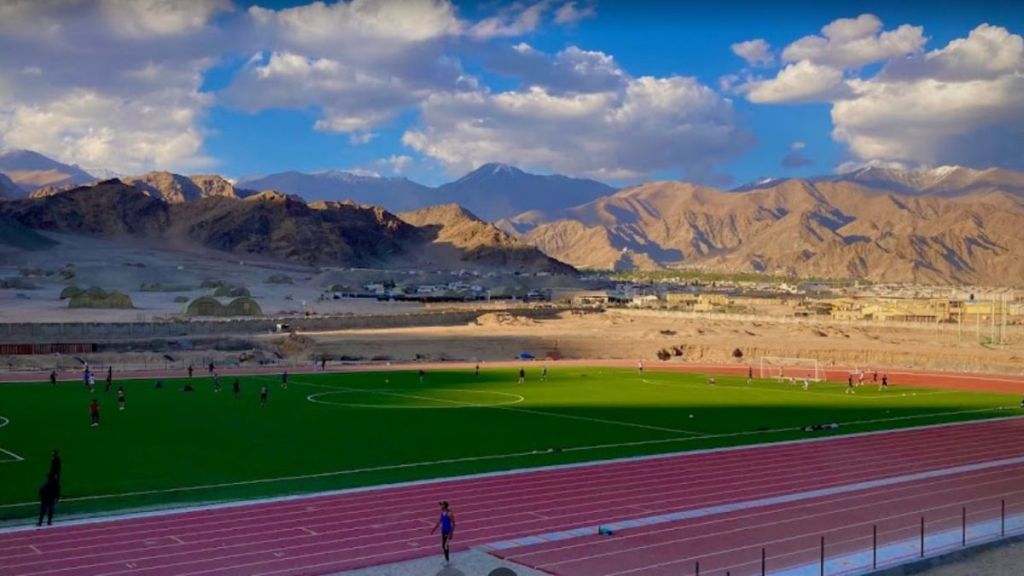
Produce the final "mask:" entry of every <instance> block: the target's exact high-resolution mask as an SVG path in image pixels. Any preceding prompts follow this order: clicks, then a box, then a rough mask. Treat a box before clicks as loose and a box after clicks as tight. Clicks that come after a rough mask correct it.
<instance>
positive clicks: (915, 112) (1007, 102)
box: [736, 15, 1024, 168]
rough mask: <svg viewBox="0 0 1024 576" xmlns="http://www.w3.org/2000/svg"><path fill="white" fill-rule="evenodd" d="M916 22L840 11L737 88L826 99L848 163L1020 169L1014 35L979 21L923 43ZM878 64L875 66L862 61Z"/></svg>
mask: <svg viewBox="0 0 1024 576" xmlns="http://www.w3.org/2000/svg"><path fill="white" fill-rule="evenodd" d="M925 41H926V39H925V36H924V31H923V30H922V29H921V28H920V27H917V26H910V25H902V26H899V27H897V28H896V29H894V30H890V31H882V23H881V22H880V21H879V20H878V18H876V17H874V16H872V15H862V16H860V17H858V18H852V19H840V20H836V21H834V22H832V23H830V24H829V25H827V26H825V27H824V28H822V35H821V36H808V37H805V38H801V39H799V40H797V41H796V42H794V43H792V44H790V45H789V46H787V47H786V48H785V50H783V59H784V60H785V61H787V62H790V63H789V64H787V65H786V66H785V67H783V68H782V69H781V70H780V71H779V72H778V73H777V74H776V75H775V77H774V78H770V79H767V80H761V79H754V80H748V81H746V82H744V83H743V84H739V85H738V88H736V89H737V90H739V91H741V92H745V93H746V95H747V98H748V99H749V100H750V101H752V102H756V103H783V102H804V101H821V102H829V103H831V105H832V109H831V118H832V124H833V129H832V136H833V138H834V139H835V140H836V141H838V142H841V143H842V144H844V145H846V147H847V150H848V151H849V153H850V155H851V156H852V159H851V162H853V163H855V164H878V165H898V166H908V167H912V166H921V165H941V164H964V165H971V166H982V167H984V166H991V165H1001V166H1006V167H1011V168H1024V157H1022V156H1021V155H1020V154H1019V151H1017V148H1018V146H1017V143H1019V142H1020V141H1021V138H1022V137H1024V40H1022V38H1021V36H1020V35H1018V34H1014V33H1013V32H1011V31H1010V30H1007V29H1006V28H1004V27H1001V26H994V25H991V24H981V25H979V26H977V27H975V28H974V29H973V30H971V31H970V32H969V33H968V34H967V36H966V37H963V38H957V39H954V40H952V41H950V42H949V43H948V44H947V45H946V46H943V47H940V48H937V49H934V50H931V51H928V52H925V51H924V49H925ZM870 63H881V64H882V66H881V69H880V71H878V72H877V73H873V74H871V75H867V74H864V73H863V71H862V70H863V69H862V67H863V66H864V65H866V64H870Z"/></svg>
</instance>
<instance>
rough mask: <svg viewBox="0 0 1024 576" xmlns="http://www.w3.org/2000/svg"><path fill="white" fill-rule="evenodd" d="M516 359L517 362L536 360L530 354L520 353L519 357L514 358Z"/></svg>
mask: <svg viewBox="0 0 1024 576" xmlns="http://www.w3.org/2000/svg"><path fill="white" fill-rule="evenodd" d="M516 358H517V359H519V360H533V359H535V358H536V356H534V355H533V354H530V353H529V352H520V353H519V355H518V356H516Z"/></svg>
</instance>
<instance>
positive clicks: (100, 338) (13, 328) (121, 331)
mask: <svg viewBox="0 0 1024 576" xmlns="http://www.w3.org/2000/svg"><path fill="white" fill-rule="evenodd" d="M494 311H495V310H493V309H488V310H445V311H428V312H417V313H409V314H393V315H373V316H314V317H310V318H305V317H297V318H250V319H234V320H231V319H224V320H213V319H205V320H204V319H197V320H191V321H175V322H112V323H106V322H91V323H12V324H0V343H4V344H32V343H58V342H59V343H64V342H89V343H102V342H109V341H116V340H147V339H154V338H166V339H176V338H189V337H198V336H228V335H246V334H258V333H267V332H271V331H273V330H274V327H275V326H276V325H277V324H288V325H289V326H290V327H291V328H292V329H293V330H299V331H304V332H319V331H328V330H355V329H374V328H399V327H408V326H455V325H460V324H467V323H469V322H472V321H473V320H475V319H476V318H477V317H478V316H480V315H481V314H484V313H487V312H494ZM508 311H509V312H510V313H512V314H515V315H517V316H527V317H530V318H551V317H554V316H555V315H557V314H558V313H559V312H561V311H562V310H561V309H555V308H538V309H524V308H515V309H510V310H508Z"/></svg>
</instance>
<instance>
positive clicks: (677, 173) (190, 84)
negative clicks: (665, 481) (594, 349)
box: [0, 0, 1024, 186]
mask: <svg viewBox="0 0 1024 576" xmlns="http://www.w3.org/2000/svg"><path fill="white" fill-rule="evenodd" d="M360 1H361V2H362V3H365V4H366V5H370V6H371V8H373V9H372V10H369V11H367V12H359V11H358V10H356V8H355V7H349V6H347V5H346V4H345V3H341V4H340V5H339V4H337V3H330V4H328V5H327V6H325V7H321V8H317V7H310V6H309V5H308V3H305V2H288V3H282V2H269V3H268V2H259V3H255V4H254V3H230V2H229V1H228V0H197V2H195V3H194V4H195V6H190V7H189V8H187V9H185V10H182V11H179V12H173V13H172V12H167V11H164V12H160V11H159V10H156V9H154V10H152V11H147V9H146V8H139V9H136V10H131V11H128V10H121V11H120V12H116V13H112V12H111V11H110V10H109V9H106V8H105V7H104V5H103V3H102V2H97V3H96V5H95V7H87V8H82V9H80V10H78V11H77V12H73V11H71V10H60V9H59V8H60V7H59V6H58V5H56V4H54V3H50V2H40V3H36V5H35V6H33V7H32V9H31V10H29V9H21V10H20V11H19V12H14V11H12V12H11V13H9V14H5V15H6V16H7V18H6V21H7V23H8V25H7V27H6V28H5V26H4V25H3V24H0V138H2V142H3V144H4V145H6V146H10V147H31V148H34V149H38V150H40V151H41V152H44V153H47V154H50V155H52V156H55V157H58V158H60V159H62V160H65V161H73V162H76V163H78V164H80V165H82V166H85V167H87V168H88V167H102V168H112V169H114V170H116V171H122V172H126V171H139V170H144V169H154V168H167V169H176V170H179V171H188V172H197V171H207V172H210V171H214V172H219V173H222V174H225V175H228V176H232V177H239V176H244V175H252V174H265V173H271V172H277V171H283V170H300V171H313V170H322V169H331V168H337V169H356V170H361V171H365V172H373V173H378V174H381V175H386V176H398V175H402V176H408V177H410V178H413V179H415V180H419V181H422V182H425V183H428V184H437V183H440V182H444V181H447V180H450V179H453V178H454V177H457V175H459V174H461V173H463V172H465V171H467V170H468V169H471V168H472V167H473V166H474V165H477V164H479V163H481V162H484V161H501V162H507V163H511V164H517V165H520V166H523V167H524V168H527V169H531V170H534V171H539V172H562V173H569V174H574V175H579V176H589V177H595V178H599V179H604V180H607V181H611V182H613V183H618V184H623V183H633V182H638V181H643V180H649V179H658V178H683V179H691V180H696V181H700V182H706V183H713V184H718V185H722V186H731V185H738V184H741V183H744V182H748V181H751V180H754V179H757V178H760V177H764V176H801V175H811V174H822V173H831V172H834V171H836V170H838V169H849V168H850V167H855V166H857V165H863V164H872V163H878V164H886V165H897V166H901V167H916V166H930V165H938V164H945V163H960V164H967V165H974V166H984V165H986V164H1000V165H1005V166H1007V167H1010V168H1024V160H1022V159H1021V157H1020V155H1019V154H1015V153H1008V154H1007V153H999V154H996V153H995V152H993V151H995V150H1005V149H1006V144H1007V142H1006V140H1007V139H1012V140H1016V139H1018V138H1020V137H1021V136H1022V135H1024V127H1022V125H1021V121H1020V119H1019V118H1020V116H1021V115H1020V112H1021V111H1022V110H1021V102H1022V101H1024V93H1022V88H1021V86H1022V81H1021V80H1020V77H1021V76H1022V74H1024V63H1022V61H1024V56H1021V54H1020V50H1018V49H1017V45H1018V44H1019V43H1020V41H1021V39H1020V36H1019V34H1021V33H1022V32H1024V26H1022V24H1024V3H1020V2H1017V3H1013V2H972V3H967V2H955V3H954V2H948V3H943V2H932V3H927V4H924V3H917V2H902V3H896V2H824V1H823V2H814V3H805V2H800V3H798V2H773V3H766V2H728V3H701V4H693V3H684V2H667V1H664V2H654V1H651V2H643V1H638V2H624V1H619V2H600V1H598V2H590V1H588V0H577V1H575V2H571V1H567V0H538V1H531V0H524V1H521V2H518V3H515V4H513V3H503V2H489V3H477V2H456V4H455V5H454V6H448V4H447V2H445V1H443V0H417V1H418V5H417V6H416V7H414V6H413V3H412V2H411V1H410V2H403V1H398V2H389V1H387V0H360ZM570 4H571V6H567V5H570ZM200 5H202V6H200ZM139 6H142V4H141V3H140V4H139ZM253 6H259V8H258V9H252V10H250V8H252V7H253ZM379 6H389V7H390V8H391V9H392V10H393V11H392V12H390V13H389V14H390V15H388V14H385V15H384V16H380V15H379V14H378V13H377V12H376V10H377V7H379ZM23 8H24V7H23ZM350 8H351V9H350ZM14 9H18V7H16V6H15V7H14ZM2 10H13V9H12V8H3V9H2ZM394 10H397V12H395V11H394ZM402 11H406V12H409V13H412V12H414V11H421V12H422V14H421V12H416V14H415V15H414V16H413V17H411V18H410V20H409V22H406V23H405V24H404V27H403V24H402V23H401V22H399V20H401V19H402V18H401V17H398V16H395V15H396V14H399V16H400V15H401V13H402ZM182 12H188V13H187V14H182ZM368 14H369V15H368ZM533 16H536V17H535V18H534V17H533ZM858 17H860V18H858ZM334 18H336V19H334ZM360 18H364V19H365V20H360V22H359V23H356V24H352V23H351V21H352V20H355V19H360ZM375 18H376V19H375ZM429 18H434V20H429ZM531 18H532V19H531ZM19 19H20V22H19ZM332 19H334V20H332ZM842 19H847V20H842ZM854 19H856V20H854ZM421 20H422V21H423V22H424V23H423V25H422V26H420V25H419V22H420V21H421ZM428 20H429V21H428ZM325 21H326V22H327V23H328V25H327V26H325V28H324V29H323V30H318V28H317V27H318V26H319V25H320V24H322V23H324V22H325ZM48 22H51V23H53V26H56V27H58V28H61V29H62V30H74V34H80V35H82V38H81V40H82V42H83V44H84V43H86V42H91V44H90V46H91V45H92V44H95V45H96V47H95V48H91V49H90V50H91V51H90V50H86V51H82V50H72V49H70V48H69V47H68V44H70V42H69V38H68V34H67V33H66V32H65V33H63V34H61V35H56V34H55V35H54V36H52V37H48V36H47V35H46V34H42V35H39V34H37V35H36V36H35V37H34V38H32V39H27V38H26V37H22V36H20V34H21V30H19V28H20V29H24V28H26V27H30V26H32V25H33V24H38V25H42V24H45V23H48ZM983 24H988V25H990V26H988V27H982V26H981V25H983ZM349 25H351V26H352V28H346V27H347V26H349ZM829 25H833V26H832V29H831V31H830V32H826V31H824V30H823V28H824V27H826V26H829ZM86 26H92V27H97V28H99V29H100V32H102V28H103V26H110V27H111V28H110V29H111V30H113V31H114V33H113V34H109V35H108V36H109V37H112V38H114V39H113V40H107V39H104V40H103V41H102V42H96V41H94V40H91V37H89V36H88V32H85V31H83V30H84V29H85V28H86ZM431 27H433V28H431ZM428 28H430V30H428ZM135 30H138V31H139V33H138V34H136V33H134V31H135ZM143 32H145V34H143ZM97 33H99V32H97ZM807 37H816V38H810V39H808V38H807ZM74 39H75V38H74V37H72V38H71V40H74ZM754 39H761V40H763V41H765V42H766V45H767V46H769V47H770V49H769V50H768V53H767V56H766V57H765V60H764V61H762V62H755V61H753V60H751V61H750V62H747V61H745V60H744V58H741V57H740V56H739V55H738V54H737V53H736V51H734V48H733V47H734V45H736V44H737V43H740V42H744V41H748V40H754ZM28 43H38V46H34V47H33V46H27V45H26V44H28ZM787 47H792V48H791V49H787ZM5 49H6V50H5ZM105 51H106V52H105ZM5 52H6V53H7V56H6V57H5V56H3V55H2V54H4V53H5ZM979 54H980V56H979ZM965 55H966V56H965ZM72 59H80V61H79V62H77V64H78V67H79V68H80V69H82V70H89V69H90V68H91V67H92V68H95V70H94V72H93V74H92V78H98V81H95V80H90V79H83V77H84V76H85V74H86V72H84V71H83V72H81V74H82V76H83V77H78V72H79V69H78V68H72V67H71V65H70V61H71V60H72ZM112 59H113V60H112ZM118 60H122V61H123V63H122V64H121V65H120V67H118ZM768 60H770V62H768ZM108 62H109V64H107V65H105V64H104V63H108ZM498 62H501V63H502V64H496V63H498ZM992 63H997V64H998V66H996V65H995V64H992ZM573 66H576V68H575V70H576V71H575V72H572V73H567V70H572V69H573V68H572V67H573ZM119 68H120V69H121V70H131V71H137V72H133V73H132V75H131V77H130V81H129V78H127V77H128V76H129V72H123V73H121V74H120V75H119V74H118V73H117V72H115V70H118V69H119ZM153 69H157V70H158V74H145V73H143V72H140V71H142V70H149V71H152V70H153ZM801 71H803V72H804V74H803V75H799V73H800V72H801ZM790 73H792V75H790ZM140 78H142V80H140ZM5 79H6V80H7V82H6V83H5V81H4V80H5ZM122 81H123V82H124V84H123V87H121V88H120V89H119V86H121V85H120V83H121V82H122ZM5 86H7V87H8V88H5ZM971 90H977V91H978V92H971ZM44 93H45V94H48V95H49V94H53V93H57V94H71V93H75V94H76V95H77V100H76V101H75V102H69V101H67V100H62V99H60V98H59V96H47V97H45V98H41V96H40V95H42V94H44ZM935 94H959V96H958V97H957V100H958V102H952V101H950V100H949V99H946V100H944V99H943V98H941V97H936V96H934V95H935ZM992 94H995V96H994V97H993V96H991V95H992ZM89 98H92V100H89ZM83 101H90V102H92V105H90V106H85V105H83V104H81V103H82V102H83ZM963 101H967V102H968V104H967V105H963V104H962V102H963ZM975 101H977V104H975V103H974V102H975ZM112 117H116V121H111V118H112ZM52 124H56V125H52ZM787 155H790V159H791V162H787V163H786V165H783V158H784V157H786V156H787Z"/></svg>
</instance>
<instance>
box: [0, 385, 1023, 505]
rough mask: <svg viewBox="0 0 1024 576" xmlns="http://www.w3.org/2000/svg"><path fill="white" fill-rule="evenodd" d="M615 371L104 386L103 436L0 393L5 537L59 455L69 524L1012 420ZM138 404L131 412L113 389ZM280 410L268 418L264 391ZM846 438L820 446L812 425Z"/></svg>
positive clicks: (920, 401)
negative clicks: (236, 385) (143, 511)
mask: <svg viewBox="0 0 1024 576" xmlns="http://www.w3.org/2000/svg"><path fill="white" fill-rule="evenodd" d="M716 380H717V383H716V384H715V385H714V386H711V385H709V384H708V383H707V377H706V376H703V375H695V374H681V373H660V372H650V371H648V373H646V374H644V375H643V377H641V376H640V375H638V374H637V373H636V372H635V371H630V370H619V369H609V368H580V367H559V366H557V365H555V366H552V367H551V368H550V373H549V375H548V379H547V381H545V382H542V381H541V380H540V367H539V366H537V365H531V366H530V367H529V369H528V374H527V382H526V383H524V384H519V383H517V371H516V370H513V369H503V370H485V371H483V372H482V373H481V374H480V376H479V377H477V376H474V375H473V372H472V371H454V370H453V371H444V372H442V371H432V372H429V373H428V374H427V375H426V380H425V382H424V383H422V384H421V383H420V382H419V378H418V376H417V374H416V373H415V372H387V373H385V372H375V373H345V374H303V375H298V374H293V375H292V376H291V378H290V384H289V387H288V389H282V387H281V385H280V378H279V377H278V376H249V377H243V378H241V394H240V396H239V397H238V398H235V397H234V395H233V393H232V391H231V383H232V381H233V377H224V378H223V388H224V389H223V390H222V391H220V392H215V391H214V390H213V385H212V381H211V379H210V378H206V377H202V378H200V377H197V378H195V379H194V380H193V381H192V384H194V386H195V388H196V390H195V391H194V392H188V393H187V392H183V391H182V390H181V389H182V386H183V385H184V383H185V380H165V381H164V387H163V388H162V389H156V388H155V387H154V381H153V380H132V381H122V382H115V385H114V389H113V390H111V392H109V393H104V392H103V391H102V385H103V384H102V382H100V383H98V384H99V388H98V390H97V392H96V394H95V396H96V397H97V398H98V399H99V401H100V404H101V425H100V426H99V427H95V428H93V427H90V424H89V409H88V404H89V401H90V399H91V398H92V397H93V395H92V394H90V393H89V392H88V391H87V390H86V389H85V388H84V387H83V386H82V385H81V384H80V383H61V384H58V385H56V386H50V385H49V384H48V383H44V384H40V383H31V384H27V383H26V384H0V425H2V427H0V521H7V522H9V521H12V520H18V519H23V518H26V517H30V516H31V515H32V514H33V513H34V512H35V507H36V504H35V499H36V493H37V490H38V487H39V485H40V484H41V483H42V481H43V480H44V477H45V475H46V472H47V470H48V466H49V458H50V452H51V450H53V449H54V448H59V449H60V451H61V454H62V457H63V468H64V471H63V492H64V500H63V501H62V503H61V505H60V513H61V514H62V515H67V514H72V513H90V512H98V511H111V510H125V509H139V508H146V507H153V506H169V505H182V504H190V503H201V502H213V501H224V500H231V499H245V498H254V497H265V496H274V495H284V494H295V493H303V492H313V491H323V490H331V489H340V488H349V487H355V486H366V485H372V484H381V483H390V482H399V481H406V480H416V479H424V478H437V477H446V476H454V475H459V474H469V473H478V472H490V471H496V470H507V469H512V468H522V467H532V466H542V465H550V464H560V463H568V462H579V461H587V460H598V459H607V458H616V457H624V456H636V455H643V454H655V453H665V452H677V451H683V450H696V449H702V448H713V447H720V446H730V445H739V444H751V443H761V442H773V441H781V440H790V439H796V438H810V437H818V436H823V435H828V434H846V433H854V432H864V431H869V430H879V429H889V428H900V427H907V426H919V425H925V424H934V423H939V422H951V421H959V420H968V419H980V418H991V417H999V416H1008V415H1011V414H1013V415H1016V414H1017V408H1016V406H1017V399H1016V398H1015V397H1011V396H1006V395H999V394H981V393H970V392H957V391H951V390H940V389H911V388H903V387H895V388H893V389H891V390H889V391H886V392H879V391H877V389H875V388H874V387H871V386H864V387H862V388H859V389H858V390H857V393H856V394H854V395H849V394H844V393H843V392H844V388H845V384H829V383H815V384H812V385H811V388H810V390H807V391H804V390H802V389H800V386H798V385H796V386H794V385H791V384H784V383H778V382H774V381H755V382H754V383H753V384H752V385H750V386H748V385H747V383H746V380H745V379H744V378H730V377H724V376H718V377H716ZM119 384H123V385H124V386H125V389H126V391H127V400H128V403H127V409H126V410H124V411H118V409H117V401H116V394H115V392H114V390H116V388H117V385H119ZM264 384H266V385H268V387H269V391H270V393H269V402H268V404H267V405H266V406H261V405H260V403H259V399H258V396H259V393H258V392H259V388H260V387H261V386H262V385H264ZM832 422H835V423H839V424H840V426H839V428H838V429H835V430H829V431H814V432H807V431H804V430H803V428H804V427H805V426H808V425H813V424H825V423H832Z"/></svg>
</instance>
